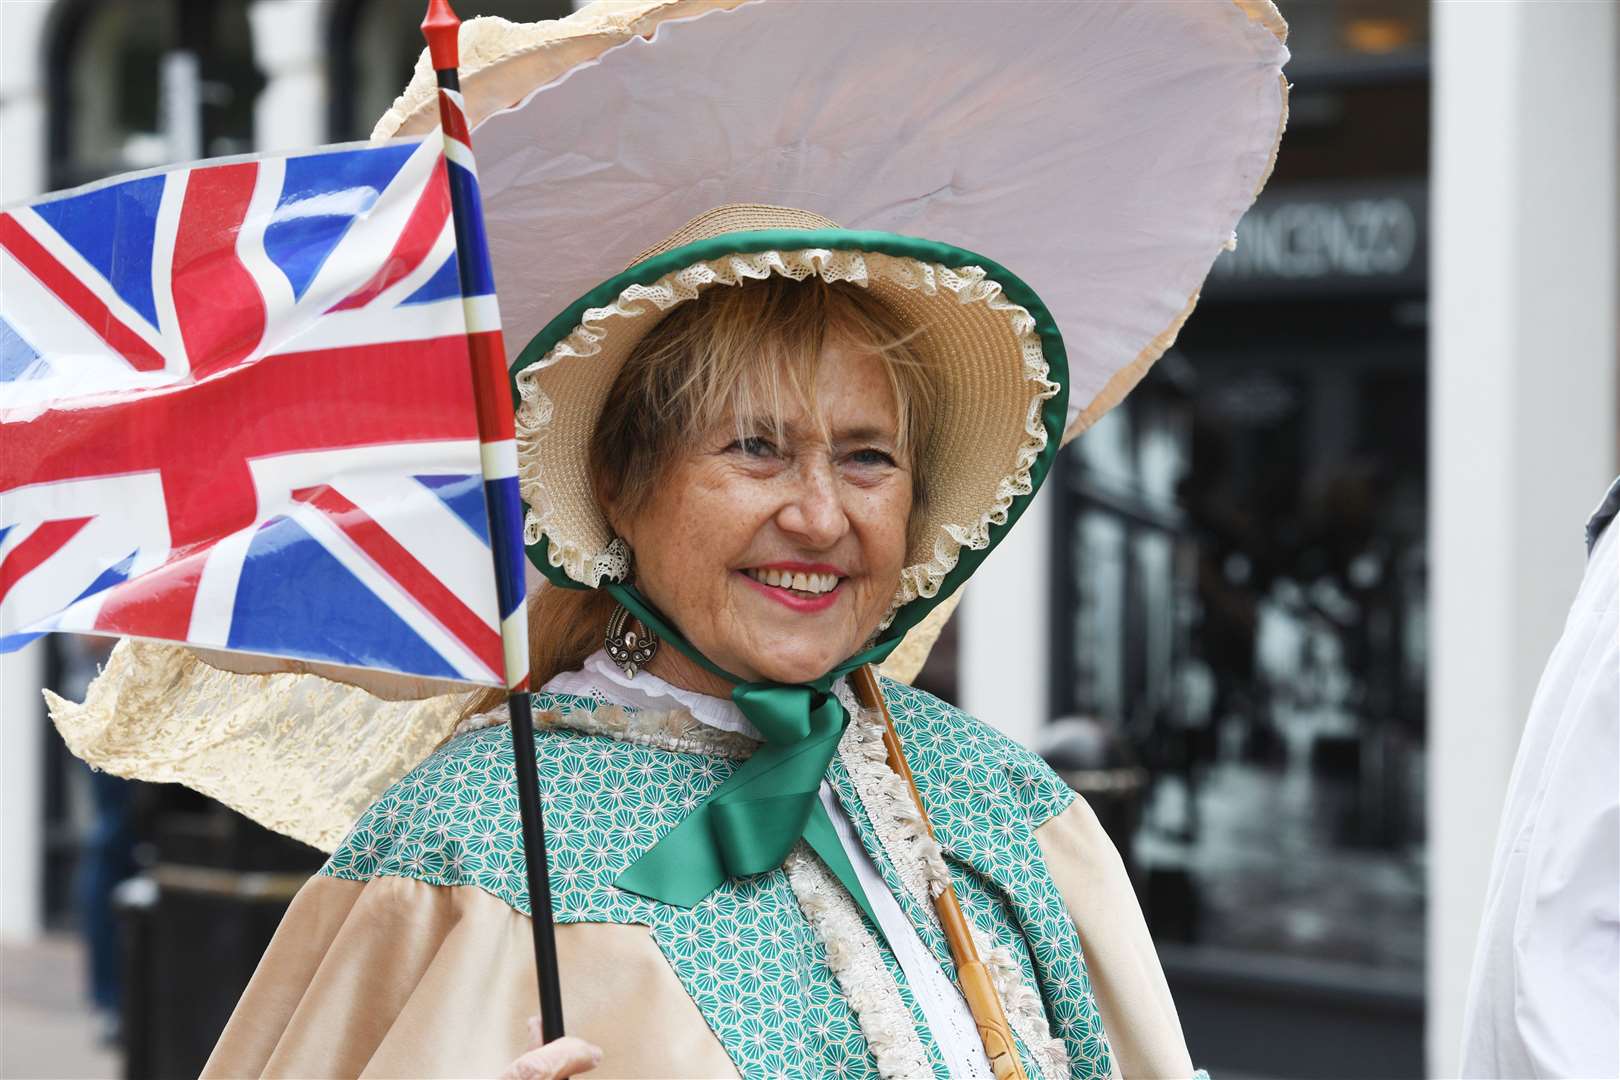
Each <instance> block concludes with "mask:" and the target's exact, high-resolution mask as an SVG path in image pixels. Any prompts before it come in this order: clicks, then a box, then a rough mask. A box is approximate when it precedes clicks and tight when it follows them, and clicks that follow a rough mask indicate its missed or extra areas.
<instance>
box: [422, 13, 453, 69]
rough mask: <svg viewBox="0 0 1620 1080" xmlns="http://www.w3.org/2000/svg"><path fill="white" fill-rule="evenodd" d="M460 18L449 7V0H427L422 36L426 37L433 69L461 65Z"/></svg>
mask: <svg viewBox="0 0 1620 1080" xmlns="http://www.w3.org/2000/svg"><path fill="white" fill-rule="evenodd" d="M460 30H461V19H460V18H458V17H457V15H456V13H455V11H454V10H453V9H452V8H451V7H450V0H428V8H427V17H426V18H424V19H423V20H422V36H423V37H425V38H427V43H428V54H429V55H430V56H432V57H433V70H434V71H443V70H444V69H446V68H452V69H453V68H457V67H459V66H460V65H461V59H460V49H459V48H458V47H457V44H458V39H459V37H460Z"/></svg>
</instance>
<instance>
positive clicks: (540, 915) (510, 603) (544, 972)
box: [422, 0, 563, 1042]
mask: <svg viewBox="0 0 1620 1080" xmlns="http://www.w3.org/2000/svg"><path fill="white" fill-rule="evenodd" d="M460 28H461V20H460V19H459V18H457V17H456V13H455V12H454V11H453V10H451V8H450V4H449V0H429V3H428V9H427V17H426V18H424V19H423V20H422V36H423V37H425V38H427V43H428V52H429V54H430V55H431V56H432V59H433V73H434V75H435V76H437V78H438V82H439V126H440V128H441V129H442V131H443V133H444V156H445V172H446V174H447V177H448V180H449V184H450V209H451V213H452V215H453V217H454V221H455V230H456V261H457V266H458V269H459V270H460V272H461V295H462V303H463V305H464V306H465V308H466V312H467V349H468V352H469V354H470V355H471V360H472V375H473V396H474V398H475V400H476V401H477V407H478V438H479V442H480V444H481V447H480V449H481V451H482V457H483V472H484V501H485V504H486V505H487V506H488V508H489V535H490V550H491V552H492V553H493V555H494V558H495V591H496V596H497V599H498V600H499V603H500V615H501V645H502V649H503V651H504V653H505V658H506V688H507V694H508V696H507V699H506V704H507V709H508V711H509V713H510V715H511V721H512V724H511V730H512V759H513V768H514V770H515V772H516V774H517V799H518V814H519V816H520V817H521V818H522V822H523V854H524V856H525V862H526V863H527V865H528V878H529V916H530V917H529V923H530V927H531V929H532V930H533V932H534V966H535V972H536V974H537V975H538V977H539V982H540V987H539V989H540V1029H541V1032H542V1034H543V1035H544V1038H545V1040H546V1041H547V1042H550V1041H551V1040H553V1039H558V1038H561V1037H562V1034H563V1016H562V996H561V991H560V989H559V986H558V980H557V940H556V935H555V933H554V931H553V927H552V918H551V880H550V875H549V874H548V873H547V868H546V833H545V822H544V819H543V818H542V815H541V809H540V779H539V770H538V769H537V768H536V766H535V759H534V717H533V715H532V711H531V706H530V701H529V628H528V620H527V613H526V611H525V604H524V576H523V504H522V501H521V499H520V498H519V495H518V483H517V444H516V442H515V441H514V439H513V416H512V397H511V391H510V390H509V389H508V387H507V381H506V346H505V343H504V342H503V341H502V338H501V316H500V310H499V308H498V307H497V305H496V302H495V283H494V279H493V275H492V274H491V271H490V264H489V245H488V240H487V237H486V236H485V234H484V210H483V205H482V203H481V202H480V200H479V195H478V172H477V169H476V167H475V166H474V163H473V155H472V140H471V137H470V135H469V130H468V124H467V114H466V109H465V107H464V105H463V102H462V99H461V78H460V75H459V70H458V69H459V67H460V46H459V40H458V39H459V32H460Z"/></svg>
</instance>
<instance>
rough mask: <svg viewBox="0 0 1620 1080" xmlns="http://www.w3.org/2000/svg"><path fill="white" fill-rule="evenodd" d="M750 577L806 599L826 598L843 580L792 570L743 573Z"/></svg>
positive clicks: (763, 570)
mask: <svg viewBox="0 0 1620 1080" xmlns="http://www.w3.org/2000/svg"><path fill="white" fill-rule="evenodd" d="M743 573H744V574H746V575H747V576H748V577H750V578H752V579H753V580H754V581H757V582H759V583H760V584H761V585H765V586H768V587H769V588H772V589H781V590H783V591H784V592H787V593H789V594H790V595H796V596H802V597H804V598H806V599H811V598H815V597H821V596H825V595H826V594H828V593H830V592H832V591H833V590H834V589H836V588H838V584H839V582H841V581H843V578H841V577H839V576H838V575H837V574H817V573H805V572H803V571H792V570H771V569H761V568H750V569H747V570H744V571H743Z"/></svg>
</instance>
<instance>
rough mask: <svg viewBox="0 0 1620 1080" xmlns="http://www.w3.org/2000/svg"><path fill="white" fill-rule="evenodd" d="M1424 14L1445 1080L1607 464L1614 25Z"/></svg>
mask: <svg viewBox="0 0 1620 1080" xmlns="http://www.w3.org/2000/svg"><path fill="white" fill-rule="evenodd" d="M1433 11H1434V79H1435V81H1434V105H1433V109H1434V132H1435V136H1434V138H1435V142H1434V150H1433V187H1432V192H1433V207H1434V209H1433V214H1432V220H1433V242H1432V256H1431V258H1432V264H1431V274H1430V280H1431V282H1432V290H1433V299H1432V317H1431V340H1430V356H1431V358H1432V359H1431V367H1430V377H1429V400H1430V429H1429V430H1430V436H1429V438H1430V444H1429V445H1430V450H1429V488H1430V500H1429V506H1430V521H1429V526H1430V557H1429V566H1430V580H1431V582H1432V595H1431V604H1432V607H1431V617H1430V622H1429V627H1430V628H1429V643H1430V665H1429V754H1430V765H1429V786H1428V800H1429V801H1428V809H1429V842H1430V853H1429V860H1430V861H1429V918H1428V928H1429V929H1428V961H1429V963H1428V1001H1429V1016H1428V1063H1429V1073H1430V1075H1433V1076H1455V1075H1456V1074H1457V1067H1458V1051H1459V1039H1460V1036H1461V1029H1462V1011H1463V1002H1464V996H1465V993H1466V989H1467V984H1468V978H1469V972H1470V969H1471V967H1472V962H1473V952H1474V944H1475V937H1476V935H1477V933H1478V927H1479V920H1480V916H1481V911H1482V905H1483V902H1484V893H1485V886H1486V882H1487V880H1488V878H1489V874H1490V863H1491V855H1492V851H1493V848H1494V846H1495V841H1496V830H1497V822H1498V820H1499V818H1500V815H1501V808H1502V801H1503V798H1504V795H1505V791H1506V786H1507V781H1508V775H1509V772H1510V770H1511V769H1512V765H1513V760H1514V755H1515V753H1516V751H1517V749H1518V743H1519V736H1520V733H1521V731H1522V730H1523V725H1524V719H1525V716H1526V713H1527V710H1528V709H1529V706H1530V700H1531V696H1532V694H1533V693H1534V691H1535V687H1536V683H1537V680H1538V678H1539V676H1540V674H1541V670H1542V667H1543V665H1544V664H1545V663H1546V660H1547V657H1548V654H1549V653H1550V652H1551V650H1552V647H1553V644H1554V642H1555V641H1556V640H1557V638H1558V634H1559V631H1560V629H1561V627H1562V625H1563V622H1564V617H1565V614H1566V612H1567V610H1568V605H1569V602H1570V599H1571V597H1572V596H1573V595H1574V592H1575V588H1576V585H1577V583H1578V582H1579V579H1580V576H1581V571H1582V567H1583V564H1584V558H1585V550H1584V547H1583V545H1582V542H1581V526H1582V523H1583V522H1584V520H1585V517H1586V515H1587V513H1588V512H1589V511H1590V510H1591V508H1592V507H1593V505H1594V504H1595V503H1596V502H1597V500H1598V499H1599V498H1600V497H1601V496H1602V494H1603V490H1604V488H1605V486H1606V485H1607V484H1608V482H1609V481H1610V480H1611V479H1612V478H1613V477H1614V475H1615V472H1616V468H1617V465H1620V460H1617V451H1616V366H1617V358H1616V322H1615V304H1616V286H1617V278H1616V248H1617V246H1620V234H1617V232H1616V197H1617V189H1616V179H1615V173H1616V165H1615V162H1616V156H1617V150H1620V145H1617V142H1620V141H1617V137H1616V120H1617V118H1616V105H1615V102H1616V100H1617V98H1620V81H1617V72H1616V54H1617V51H1620V33H1617V30H1620V8H1617V7H1616V6H1615V5H1613V4H1603V3H1594V4H1531V3H1502V4H1458V3H1450V4H1435V5H1434V7H1433Z"/></svg>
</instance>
